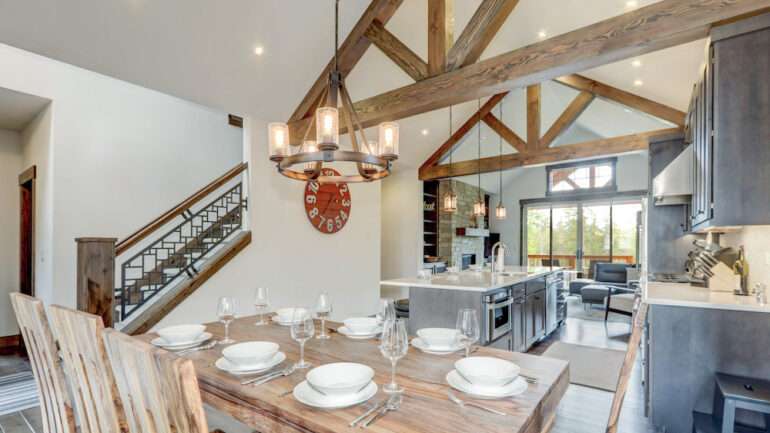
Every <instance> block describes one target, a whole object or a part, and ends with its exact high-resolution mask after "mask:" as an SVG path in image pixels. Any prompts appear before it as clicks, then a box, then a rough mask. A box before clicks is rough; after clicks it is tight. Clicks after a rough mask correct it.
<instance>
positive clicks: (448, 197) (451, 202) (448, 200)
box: [444, 105, 457, 212]
mask: <svg viewBox="0 0 770 433" xmlns="http://www.w3.org/2000/svg"><path fill="white" fill-rule="evenodd" d="M449 139H450V140H451V139H452V106H451V105H450V106H449ZM456 210H457V195H456V194H455V193H454V191H452V147H451V146H450V147H449V191H447V192H446V194H444V212H455V211H456Z"/></svg>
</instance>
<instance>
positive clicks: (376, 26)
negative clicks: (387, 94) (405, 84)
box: [364, 21, 428, 81]
mask: <svg viewBox="0 0 770 433" xmlns="http://www.w3.org/2000/svg"><path fill="white" fill-rule="evenodd" d="M364 35H365V36H366V38H367V39H369V40H370V41H371V42H372V43H373V44H374V45H376V46H377V48H379V49H380V51H382V52H383V54H385V55H386V56H388V57H389V58H390V60H393V63H395V64H396V65H398V67H399V68H401V69H403V70H404V72H406V73H407V74H408V75H409V76H410V77H412V79H413V80H414V81H420V80H424V79H425V78H428V64H427V63H425V61H424V60H422V59H421V58H420V56H418V55H417V54H415V53H414V51H412V50H410V49H409V47H407V46H406V45H404V43H403V42H401V41H399V40H398V38H396V36H395V35H393V34H392V33H390V32H389V31H387V30H386V29H385V27H383V26H382V24H380V23H378V22H377V21H375V22H373V23H372V24H371V25H369V28H368V29H366V33H364Z"/></svg>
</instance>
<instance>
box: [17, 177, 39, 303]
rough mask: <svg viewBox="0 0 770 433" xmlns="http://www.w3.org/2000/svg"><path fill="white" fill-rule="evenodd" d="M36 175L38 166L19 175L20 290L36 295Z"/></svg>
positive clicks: (26, 293)
mask: <svg viewBox="0 0 770 433" xmlns="http://www.w3.org/2000/svg"><path fill="white" fill-rule="evenodd" d="M35 177H36V167H35V166H34V165H33V166H32V167H30V168H28V169H26V170H24V171H23V172H22V173H21V174H20V175H19V198H20V200H21V202H20V206H19V209H20V216H19V224H20V226H19V291H20V292H21V293H24V294H25V295H29V296H35Z"/></svg>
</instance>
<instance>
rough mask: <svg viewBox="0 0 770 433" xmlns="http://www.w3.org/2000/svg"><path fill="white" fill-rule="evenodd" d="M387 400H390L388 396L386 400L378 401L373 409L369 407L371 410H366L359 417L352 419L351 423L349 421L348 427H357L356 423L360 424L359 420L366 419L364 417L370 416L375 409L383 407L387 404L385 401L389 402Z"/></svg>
mask: <svg viewBox="0 0 770 433" xmlns="http://www.w3.org/2000/svg"><path fill="white" fill-rule="evenodd" d="M387 402H388V399H387V398H386V399H385V400H383V401H381V402H379V403H377V404H376V405H374V407H372V408H371V409H369V410H367V411H366V412H364V414H363V415H361V416H359V417H358V418H356V419H354V420H353V421H350V423H348V427H355V425H356V424H358V423H359V422H361V420H363V419H364V418H366V417H367V416H369V415H371V414H372V413H374V411H375V410H377V409H379V408H381V407H383V406H385V403H387Z"/></svg>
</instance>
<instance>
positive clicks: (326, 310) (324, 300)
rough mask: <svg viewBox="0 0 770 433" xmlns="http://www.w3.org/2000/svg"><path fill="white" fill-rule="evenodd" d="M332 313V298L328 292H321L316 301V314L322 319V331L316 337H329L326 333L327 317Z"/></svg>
mask: <svg viewBox="0 0 770 433" xmlns="http://www.w3.org/2000/svg"><path fill="white" fill-rule="evenodd" d="M331 314H332V300H331V296H330V295H329V294H328V293H321V294H320V295H318V298H317V299H316V301H315V315H316V317H318V318H319V319H321V333H320V334H318V335H317V336H316V337H315V338H320V339H325V338H329V334H327V333H326V318H327V317H329V315H331Z"/></svg>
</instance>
